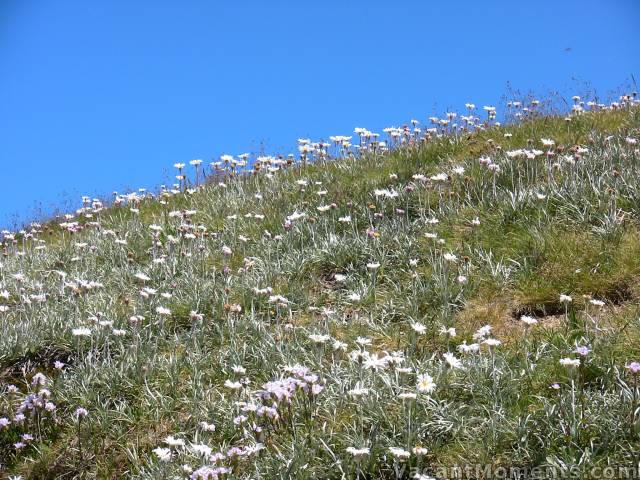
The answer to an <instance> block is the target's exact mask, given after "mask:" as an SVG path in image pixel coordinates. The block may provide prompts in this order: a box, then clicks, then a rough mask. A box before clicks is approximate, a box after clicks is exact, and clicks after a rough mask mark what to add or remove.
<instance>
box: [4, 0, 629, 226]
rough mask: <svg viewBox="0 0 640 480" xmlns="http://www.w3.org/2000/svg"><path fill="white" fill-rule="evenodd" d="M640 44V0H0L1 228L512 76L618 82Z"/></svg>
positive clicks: (456, 103) (379, 121) (493, 96)
mask: <svg viewBox="0 0 640 480" xmlns="http://www.w3.org/2000/svg"><path fill="white" fill-rule="evenodd" d="M639 47H640V1H638V0H608V1H602V0H601V1H589V0H581V1H573V0H541V1H536V2H520V1H513V0H510V1H493V2H492V1H478V0H474V1H458V2H455V1H446V2H444V1H440V2H435V1H434V2H431V1H426V0H422V1H420V0H416V1H401V0H398V1H389V0H386V1H376V0H369V1H346V0H343V1H314V2H312V1H304V0H296V1H288V2H284V1H239V0H236V1H234V2H221V1H214V0H210V1H171V2H169V1H162V0H153V1H151V0H149V1H143V0H136V1H131V0H129V1H121V0H105V1H102V2H98V1H87V0H55V1H54V0H51V1H37V0H0V112H1V115H0V167H1V170H0V172H1V173H0V178H1V179H2V188H1V189H0V226H6V225H9V224H10V223H11V220H12V219H13V218H14V216H15V215H17V216H18V218H21V219H25V218H26V219H31V218H32V216H33V215H35V208H36V207H37V206H38V205H39V204H40V205H42V207H44V208H45V210H46V209H48V208H49V207H51V206H52V205H60V204H62V202H63V201H65V200H73V202H74V206H77V205H78V202H79V196H80V195H83V194H89V195H96V194H108V193H110V192H111V191H113V190H119V191H122V190H124V189H125V188H126V187H130V188H137V187H148V188H154V187H157V186H158V185H159V184H160V183H162V182H163V181H164V180H166V179H167V178H168V175H169V174H171V175H173V174H174V172H173V168H172V165H173V163H174V162H178V161H189V160H191V159H193V158H203V159H205V160H206V161H209V160H210V159H211V158H212V157H214V156H218V155H220V154H222V153H229V154H240V153H243V152H254V151H257V150H259V149H260V144H261V142H264V143H265V144H266V145H267V150H268V151H270V152H274V153H275V152H282V153H289V152H290V151H293V149H294V146H295V139H297V138H298V137H302V136H310V137H312V138H314V139H320V138H324V139H326V138H327V137H328V136H329V135H334V134H350V132H352V130H353V127H355V126H362V127H367V128H370V129H382V128H383V127H385V126H392V125H398V124H401V123H403V122H406V121H408V120H409V119H410V118H412V117H413V118H418V119H420V120H425V119H426V117H428V116H430V115H432V114H434V113H442V112H443V111H444V110H445V109H446V108H460V107H462V106H463V105H464V103H465V102H467V101H473V102H475V103H477V104H479V105H482V104H497V103H498V102H499V99H500V97H501V96H502V95H503V94H504V93H505V92H506V89H507V82H510V83H511V85H513V87H515V88H518V89H520V90H525V91H529V90H534V91H536V92H544V91H547V90H549V89H557V90H560V91H563V92H564V93H566V94H572V93H574V91H575V90H576V89H578V88H579V87H581V85H582V84H583V82H588V83H589V84H590V85H591V86H592V87H594V88H596V89H597V91H598V92H599V93H600V94H601V95H603V96H605V95H606V94H607V93H608V92H610V90H611V89H614V88H616V87H618V86H620V85H621V84H622V83H623V82H625V81H629V80H630V78H631V75H635V77H636V79H638V80H639V81H640V53H639V52H638V48H639ZM567 48H570V50H569V51H567V50H565V49H567ZM573 78H577V79H579V81H578V82H576V81H574V80H573Z"/></svg>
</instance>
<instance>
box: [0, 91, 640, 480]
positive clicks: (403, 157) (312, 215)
mask: <svg viewBox="0 0 640 480" xmlns="http://www.w3.org/2000/svg"><path fill="white" fill-rule="evenodd" d="M578 110H579V109H578ZM587 110H588V109H587ZM595 110H597V111H583V112H580V111H578V112H576V113H573V114H571V115H570V116H569V117H567V118H564V117H553V116H549V117H536V118H530V119H527V120H523V121H521V122H520V123H519V124H517V125H512V126H506V127H500V126H495V125H492V124H491V123H488V122H484V123H483V124H480V125H478V124H479V121H477V120H475V121H473V123H475V124H476V126H475V127H471V126H469V127H468V128H459V129H454V128H453V127H452V125H451V124H447V123H446V122H438V125H437V126H433V129H430V128H424V129H421V130H420V131H419V132H418V131H415V132H414V131H413V129H412V128H410V129H407V131H406V132H405V131H401V130H399V131H391V132H389V133H390V134H392V135H391V138H390V139H389V140H388V141H386V145H385V144H380V143H377V141H378V140H381V139H382V138H383V137H380V138H377V137H373V136H370V135H368V134H367V133H366V132H364V133H362V132H361V135H360V138H359V136H358V135H354V138H353V139H351V143H353V144H354V145H359V146H361V148H359V149H356V148H354V147H353V146H349V145H348V140H347V139H344V138H337V139H335V140H336V142H335V143H336V144H337V145H333V144H332V146H330V147H323V146H322V145H320V146H318V145H313V144H306V143H305V142H302V143H301V152H302V156H303V157H307V158H306V159H305V158H303V159H302V160H299V159H296V161H295V162H292V161H287V159H286V158H284V159H278V158H262V159H260V160H259V162H258V164H257V165H256V168H255V171H254V173H252V174H248V175H234V174H233V172H231V170H232V169H231V167H230V166H229V168H226V169H225V165H226V164H225V162H224V161H223V163H222V165H221V166H218V168H219V171H218V173H217V175H216V178H215V180H213V177H210V178H209V181H208V182H206V183H205V184H203V185H201V186H194V185H193V184H191V185H190V187H189V188H188V189H186V191H184V190H185V189H184V188H183V187H184V184H185V183H186V179H185V180H180V184H181V186H180V187H179V188H174V189H173V190H164V191H163V192H161V193H160V194H158V195H149V194H146V193H138V194H134V195H128V196H121V197H118V198H117V199H116V202H115V204H114V205H112V206H109V207H108V208H105V207H103V206H102V204H100V202H92V201H91V200H89V201H87V202H86V203H85V205H84V207H83V208H82V209H80V210H79V211H78V212H77V213H76V214H75V215H74V216H70V217H69V218H66V219H62V220H60V221H55V222H49V223H47V224H45V225H35V226H32V227H31V228H30V229H28V230H27V231H25V232H22V233H17V234H10V233H5V235H4V241H3V244H2V246H3V250H2V258H1V260H0V332H2V335H0V392H1V395H0V472H1V473H0V475H6V476H7V477H9V475H15V476H21V477H22V478H25V479H26V478H32V479H54V478H55V479H57V478H60V479H70V478H113V479H115V478H139V479H143V478H144V479H156V478H166V479H170V478H171V479H172V478H194V479H214V478H238V479H240V478H243V479H244V478H247V479H248V478H252V479H271V478H290V477H294V478H410V477H413V476H414V475H416V474H417V473H419V474H422V475H423V477H421V478H428V477H427V475H432V476H435V477H437V478H441V477H442V472H443V471H444V470H442V468H443V467H451V466H453V465H459V466H474V465H483V466H484V465H490V466H492V467H501V466H504V467H512V466H517V467H534V466H540V467H542V466H544V467H549V468H555V469H557V471H561V470H564V471H567V472H569V471H570V472H578V476H579V477H582V478H587V477H588V476H589V475H595V474H594V473H593V471H594V470H593V469H594V468H595V467H598V468H602V467H605V466H607V465H616V466H630V465H631V464H632V463H633V462H637V461H638V454H637V451H638V448H639V447H640V440H639V437H638V434H639V430H640V428H639V426H638V415H637V414H636V412H635V410H636V409H637V407H638V390H637V380H638V378H637V376H638V373H637V370H638V369H640V365H635V364H633V363H632V362H634V361H640V333H639V327H640V320H638V305H639V300H640V282H639V276H638V275H639V273H640V150H639V148H640V147H639V145H638V144H637V143H636V140H635V139H637V138H640V109H639V108H638V106H637V103H636V104H634V100H629V101H627V102H626V103H625V102H623V103H622V104H618V105H614V106H613V107H606V108H602V107H601V108H596V109H595ZM458 120H459V119H458ZM453 121H455V120H453ZM460 125H462V122H460ZM325 152H326V153H325ZM338 153H339V154H340V155H339V156H340V157H341V158H337V159H331V161H328V160H329V159H330V157H332V156H338ZM227 160H229V159H227ZM234 162H235V160H234ZM203 167H204V165H200V166H198V167H197V168H198V176H202V173H203ZM188 169H191V171H193V167H192V166H190V165H187V166H185V167H184V171H186V170H188ZM181 171H183V170H181ZM200 183H202V182H200ZM636 367H637V369H636ZM483 475H484V476H486V474H483V473H480V474H477V475H476V478H477V477H482V476H483ZM416 478H419V477H416ZM575 478H577V477H575Z"/></svg>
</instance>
